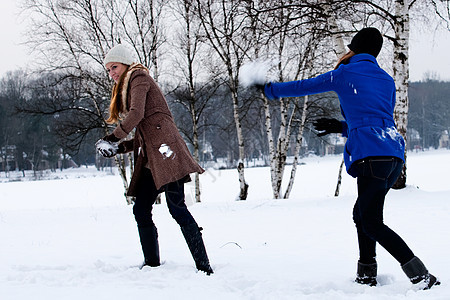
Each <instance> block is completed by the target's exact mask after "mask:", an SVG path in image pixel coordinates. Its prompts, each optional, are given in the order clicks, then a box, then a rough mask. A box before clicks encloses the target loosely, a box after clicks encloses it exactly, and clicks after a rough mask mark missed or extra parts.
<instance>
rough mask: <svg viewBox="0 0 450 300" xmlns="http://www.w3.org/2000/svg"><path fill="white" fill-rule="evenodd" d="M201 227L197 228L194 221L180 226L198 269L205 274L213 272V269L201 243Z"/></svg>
mask: <svg viewBox="0 0 450 300" xmlns="http://www.w3.org/2000/svg"><path fill="white" fill-rule="evenodd" d="M201 229H202V228H199V227H198V225H197V224H196V223H194V224H189V225H185V226H182V227H181V232H182V233H183V236H184V239H185V240H186V243H187V245H188V247H189V250H190V251H191V254H192V257H193V258H194V261H195V265H196V267H197V269H198V270H199V271H203V272H205V273H206V275H210V274H213V273H214V272H213V269H212V268H211V266H210V265H209V259H208V255H207V254H206V249H205V244H204V243H203V238H202V233H201V232H200V230H201Z"/></svg>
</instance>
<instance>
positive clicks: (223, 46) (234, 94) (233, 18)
mask: <svg viewBox="0 0 450 300" xmlns="http://www.w3.org/2000/svg"><path fill="white" fill-rule="evenodd" d="M240 5H241V3H240V1H234V0H233V1H230V0H220V1H217V2H214V1H213V2H211V1H204V0H197V6H198V7H197V9H198V16H199V19H200V22H201V23H202V25H203V28H204V30H205V37H206V41H207V42H208V44H209V46H210V47H211V48H212V49H213V50H214V52H215V53H216V54H217V55H218V57H219V59H220V61H221V62H222V64H223V67H224V68H226V73H225V74H226V75H227V76H228V88H229V91H230V93H231V100H232V104H233V118H234V122H235V125H236V135H237V140H238V150H239V161H238V165H237V171H238V176H239V187H240V192H239V197H238V199H239V200H246V199H247V194H248V187H249V186H248V184H247V182H246V181H245V176H244V175H245V174H244V167H245V166H244V161H245V147H244V135H243V132H242V125H241V117H240V114H239V110H240V106H239V102H240V101H239V95H238V86H239V79H238V78H239V68H240V67H241V64H242V60H243V59H244V57H245V56H246V55H247V53H246V51H247V50H246V49H248V48H247V47H248V43H249V42H248V41H247V40H246V38H247V36H246V32H245V31H244V29H243V28H242V27H241V26H240V25H238V24H240V22H242V21H243V20H242V15H241V11H240V9H241V8H242V7H241V6H240Z"/></svg>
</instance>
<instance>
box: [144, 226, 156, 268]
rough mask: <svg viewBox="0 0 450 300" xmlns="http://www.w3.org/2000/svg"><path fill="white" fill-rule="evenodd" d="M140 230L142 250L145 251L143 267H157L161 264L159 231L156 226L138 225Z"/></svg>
mask: <svg viewBox="0 0 450 300" xmlns="http://www.w3.org/2000/svg"><path fill="white" fill-rule="evenodd" d="M138 231H139V238H140V240H141V246H142V252H143V253H144V264H143V265H142V267H145V266H150V267H157V266H159V265H161V264H160V262H159V244H158V231H157V229H156V227H155V226H149V227H138ZM142 267H141V268H142Z"/></svg>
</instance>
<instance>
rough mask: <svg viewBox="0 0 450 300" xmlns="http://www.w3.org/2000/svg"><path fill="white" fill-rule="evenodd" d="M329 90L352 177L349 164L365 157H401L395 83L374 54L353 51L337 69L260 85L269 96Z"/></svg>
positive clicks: (402, 142) (402, 143) (346, 163)
mask: <svg viewBox="0 0 450 300" xmlns="http://www.w3.org/2000/svg"><path fill="white" fill-rule="evenodd" d="M329 91H334V92H336V93H337V94H338V97H339V101H340V104H341V112H342V115H343V117H344V119H345V121H342V124H343V132H342V134H343V135H344V136H345V137H347V138H348V139H347V143H346V144H345V152H344V160H345V166H346V168H347V172H348V173H349V174H350V175H351V176H353V177H356V173H355V171H354V170H352V164H353V163H354V162H356V161H358V160H361V159H363V158H366V157H370V156H393V157H398V158H401V159H402V160H404V149H405V142H404V140H403V138H402V136H401V135H400V134H399V132H398V131H397V128H396V126H395V123H394V118H393V113H394V106H395V83H394V80H393V79H392V77H391V76H389V74H387V73H386V72H385V71H384V70H383V69H381V68H380V66H379V65H378V63H377V61H376V59H375V57H374V56H372V55H370V54H365V53H362V54H357V55H355V56H353V57H351V58H350V60H349V63H348V64H345V65H341V66H340V67H339V68H338V69H337V70H333V71H330V72H327V73H325V74H322V75H319V76H317V77H315V78H311V79H305V80H299V81H291V82H283V83H270V84H267V85H266V86H265V89H264V93H265V95H266V97H267V98H269V99H276V98H282V97H300V96H305V95H311V94H318V93H323V92H329Z"/></svg>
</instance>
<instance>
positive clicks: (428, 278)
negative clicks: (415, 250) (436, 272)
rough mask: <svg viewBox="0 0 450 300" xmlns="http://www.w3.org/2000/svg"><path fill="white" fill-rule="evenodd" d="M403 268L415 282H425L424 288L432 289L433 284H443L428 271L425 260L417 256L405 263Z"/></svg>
mask: <svg viewBox="0 0 450 300" xmlns="http://www.w3.org/2000/svg"><path fill="white" fill-rule="evenodd" d="M402 269H403V272H405V274H406V276H408V278H409V280H411V282H412V283H413V284H418V283H424V284H425V285H424V288H423V289H424V290H428V289H430V288H431V287H432V286H433V285H440V284H441V283H440V282H439V280H438V279H437V278H436V277H435V276H433V275H431V274H430V273H429V272H428V270H427V268H426V267H425V265H424V264H423V262H422V261H421V260H420V259H419V258H418V257H416V256H414V257H413V259H411V260H410V261H408V262H407V263H406V264H404V265H403V266H402Z"/></svg>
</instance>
